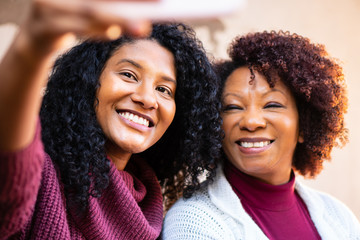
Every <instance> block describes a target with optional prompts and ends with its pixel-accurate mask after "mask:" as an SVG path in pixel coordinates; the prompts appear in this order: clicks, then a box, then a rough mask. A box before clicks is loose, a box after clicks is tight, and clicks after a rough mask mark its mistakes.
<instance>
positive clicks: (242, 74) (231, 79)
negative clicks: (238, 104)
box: [223, 66, 292, 95]
mask: <svg viewBox="0 0 360 240" xmlns="http://www.w3.org/2000/svg"><path fill="white" fill-rule="evenodd" d="M273 77H274V78H275V79H274V80H275V86H274V87H273V88H272V87H270V84H269V83H268V81H267V79H266V77H265V76H264V75H262V74H261V73H259V72H257V71H255V70H254V71H253V74H252V73H251V71H250V69H249V68H248V67H247V66H242V67H239V68H237V69H235V70H234V71H233V72H232V73H231V74H230V75H229V76H228V78H227V79H226V81H225V85H224V89H223V94H225V93H228V92H238V93H241V92H244V91H245V92H249V91H257V92H260V93H264V94H265V93H268V92H273V91H281V92H283V93H286V94H289V95H292V92H291V91H290V89H289V88H288V87H287V86H286V85H285V84H284V82H283V81H282V80H281V79H280V77H279V76H278V75H274V76H273Z"/></svg>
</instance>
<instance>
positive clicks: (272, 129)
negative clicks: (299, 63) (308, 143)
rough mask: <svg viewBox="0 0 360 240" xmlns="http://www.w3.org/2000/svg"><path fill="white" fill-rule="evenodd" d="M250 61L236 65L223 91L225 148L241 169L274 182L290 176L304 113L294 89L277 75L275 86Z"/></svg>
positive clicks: (300, 139) (300, 138)
mask: <svg viewBox="0 0 360 240" xmlns="http://www.w3.org/2000/svg"><path fill="white" fill-rule="evenodd" d="M254 74H255V79H254V81H253V82H251V83H249V82H250V77H251V73H250V70H249V68H248V67H240V68H238V69H235V70H234V71H233V72H232V74H231V75H230V76H229V77H228V79H227V80H226V83H225V86H224V90H223V94H222V102H223V111H222V118H223V130H224V133H225V137H224V139H223V150H224V152H225V154H226V156H227V158H228V160H229V161H230V162H231V163H232V164H233V165H234V166H236V167H237V168H238V169H239V170H241V171H242V172H244V173H246V174H248V175H251V176H253V177H256V178H258V179H260V180H262V181H264V182H267V183H269V184H273V185H279V184H283V183H286V182H288V181H289V178H290V173H291V167H292V159H293V154H294V151H295V147H296V144H297V142H302V141H303V139H302V137H300V136H299V117H298V110H297V107H296V103H295V99H294V97H293V95H292V94H291V92H290V90H289V89H288V88H287V87H286V86H285V85H284V83H282V82H281V81H277V82H276V84H275V87H274V88H270V86H269V84H268V82H267V81H266V78H265V77H264V76H262V75H260V74H259V73H258V72H256V71H255V72H254Z"/></svg>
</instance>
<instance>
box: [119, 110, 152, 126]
mask: <svg viewBox="0 0 360 240" xmlns="http://www.w3.org/2000/svg"><path fill="white" fill-rule="evenodd" d="M119 115H120V116H122V117H123V118H125V119H127V120H129V121H131V122H134V123H137V124H140V125H143V126H145V127H149V126H150V121H149V120H147V119H145V118H143V117H140V116H138V115H136V114H133V113H130V112H120V113H119Z"/></svg>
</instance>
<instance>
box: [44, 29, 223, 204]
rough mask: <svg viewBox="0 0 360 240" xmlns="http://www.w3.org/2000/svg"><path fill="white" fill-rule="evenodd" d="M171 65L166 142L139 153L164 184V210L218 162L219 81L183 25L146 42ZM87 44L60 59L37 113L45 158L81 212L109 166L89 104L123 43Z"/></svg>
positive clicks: (188, 192)
mask: <svg viewBox="0 0 360 240" xmlns="http://www.w3.org/2000/svg"><path fill="white" fill-rule="evenodd" d="M148 39H152V40H155V41H157V42H158V43H159V44H160V45H162V46H163V47H165V48H166V49H168V50H169V51H170V52H171V53H172V54H173V55H174V59H175V67H176V76H177V90H176V95H175V102H176V106H177V109H176V114H175V117H174V120H173V122H172V124H171V125H170V127H169V129H168V130H167V131H166V132H165V134H164V136H163V137H162V138H161V139H160V140H159V141H158V142H157V143H156V144H155V145H154V146H152V147H151V148H150V149H148V150H146V151H144V152H142V153H140V154H139V155H141V156H143V157H144V158H145V159H146V160H147V161H148V162H149V164H150V165H151V166H152V168H153V169H154V170H155V172H156V175H157V177H158V179H159V181H160V183H161V185H162V188H163V194H164V197H165V199H166V202H165V206H166V207H167V208H168V207H169V206H170V204H171V203H172V202H174V201H175V200H176V199H177V198H178V197H180V196H181V195H184V196H185V197H189V196H191V194H192V193H193V192H194V191H195V190H197V189H198V188H199V187H200V182H199V176H200V175H201V174H202V173H203V172H204V171H207V172H208V178H209V179H211V178H213V176H214V174H215V173H214V169H215V167H216V164H215V162H216V159H217V158H218V157H219V156H220V148H221V139H220V138H219V136H220V133H221V128H220V125H221V118H220V113H219V109H220V104H219V103H218V101H217V98H218V96H217V94H218V91H217V80H216V77H217V76H216V74H215V72H214V71H213V68H212V66H211V64H210V62H209V59H208V58H207V56H206V53H205V51H204V49H203V46H202V44H201V43H200V42H199V41H198V40H197V38H196V36H195V32H194V31H193V30H192V29H191V28H190V27H188V26H186V25H184V24H180V23H163V24H154V25H153V31H152V34H151V35H150V36H149V37H148ZM134 41H136V39H133V38H130V37H126V36H124V37H121V38H120V39H118V40H115V41H111V42H100V41H84V42H83V43H81V44H79V45H78V46H75V47H74V48H72V49H71V50H70V51H69V52H68V53H66V54H64V55H63V56H61V57H60V58H59V59H58V60H57V61H56V62H55V66H54V68H53V71H52V74H51V76H50V79H49V82H48V85H47V90H46V93H45V96H44V99H43V104H42V108H41V111H40V117H41V124H42V138H43V142H44V146H45V151H46V152H47V153H48V154H49V156H50V157H51V159H52V160H53V162H54V163H55V165H56V166H57V167H58V169H59V171H60V175H61V180H62V182H63V184H64V189H65V195H66V198H67V199H68V201H69V202H70V203H76V204H80V206H86V205H87V203H88V199H89V197H99V196H100V195H101V193H102V190H104V189H105V188H106V187H107V186H108V183H109V177H108V173H109V169H110V162H109V160H108V159H107V158H106V153H105V147H104V145H105V140H106V139H105V136H104V134H103V132H102V130H101V128H100V126H99V124H98V122H97V119H96V114H95V109H94V102H95V101H96V92H97V89H98V88H99V86H100V85H99V77H100V75H101V73H102V70H103V68H104V66H105V63H106V61H107V60H108V59H109V58H110V57H111V56H112V54H113V53H114V52H115V51H116V50H117V49H118V48H119V47H120V46H122V45H123V44H125V43H131V42H134Z"/></svg>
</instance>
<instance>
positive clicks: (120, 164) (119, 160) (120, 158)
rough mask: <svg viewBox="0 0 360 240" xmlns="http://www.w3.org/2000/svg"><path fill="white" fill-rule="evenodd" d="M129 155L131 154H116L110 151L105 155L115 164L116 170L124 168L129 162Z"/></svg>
mask: <svg viewBox="0 0 360 240" xmlns="http://www.w3.org/2000/svg"><path fill="white" fill-rule="evenodd" d="M131 155H132V154H131V153H128V154H117V155H113V154H111V153H108V154H107V156H108V157H109V158H110V160H111V161H112V162H113V163H114V164H115V166H116V168H117V170H119V171H122V170H124V169H125V167H126V164H127V163H128V162H129V160H130V157H131Z"/></svg>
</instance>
